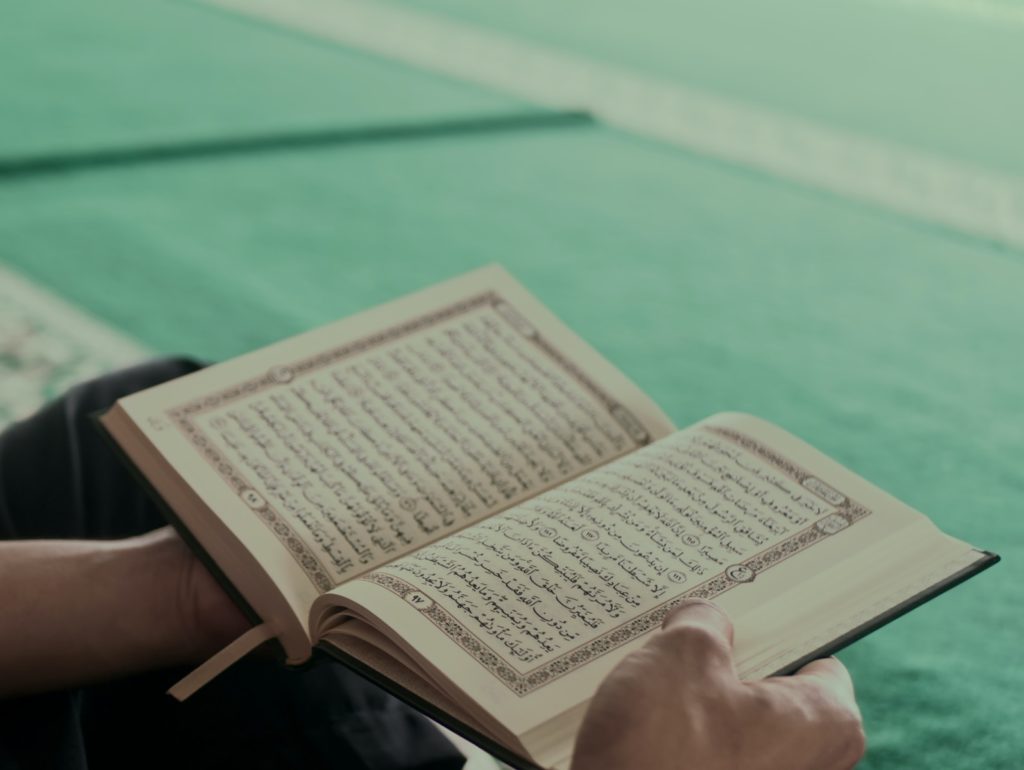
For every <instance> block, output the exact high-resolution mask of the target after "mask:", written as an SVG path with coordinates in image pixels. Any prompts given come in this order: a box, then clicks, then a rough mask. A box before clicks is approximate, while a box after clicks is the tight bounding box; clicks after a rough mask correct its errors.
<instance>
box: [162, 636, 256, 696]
mask: <svg viewBox="0 0 1024 770" xmlns="http://www.w3.org/2000/svg"><path fill="white" fill-rule="evenodd" d="M273 638H274V632H273V631H271V630H270V625H269V624H268V623H260V624H259V625H258V626H253V627H252V628H250V629H249V630H248V631H246V632H245V633H244V634H242V635H241V636H240V637H238V638H237V639H235V641H233V642H232V643H231V644H229V645H228V646H227V647H225V648H224V649H223V650H221V651H220V652H218V653H217V654H216V655H214V656H213V657H212V658H210V659H209V660H207V661H206V662H205V663H203V664H201V665H200V666H199V667H198V668H196V669H195V670H194V671H192V672H191V673H190V674H188V675H187V676H186V677H185V678H184V679H182V680H181V681H180V682H178V683H177V684H176V685H174V686H173V687H172V688H171V689H170V690H168V691H167V694H168V695H170V696H172V697H173V698H175V699H176V700H179V701H183V700H185V699H186V698H188V697H190V696H191V695H192V694H193V693H195V692H196V691H197V690H198V689H199V688H201V687H203V686H204V685H205V684H206V683H207V682H209V681H211V680H212V679H214V678H215V677H216V676H217V675H219V674H221V673H223V672H224V671H225V670H227V668H228V667H229V666H230V665H231V664H233V663H235V662H237V661H239V660H241V659H242V658H244V657H245V656H246V655H248V654H249V653H250V652H252V651H253V650H255V649H256V648H257V647H259V646H260V645H261V644H263V643H264V642H265V641H267V640H268V639H273Z"/></svg>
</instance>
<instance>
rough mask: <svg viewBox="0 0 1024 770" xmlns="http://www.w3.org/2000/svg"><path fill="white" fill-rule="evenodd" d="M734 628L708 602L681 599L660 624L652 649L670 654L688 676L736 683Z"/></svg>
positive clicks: (720, 611)
mask: <svg viewBox="0 0 1024 770" xmlns="http://www.w3.org/2000/svg"><path fill="white" fill-rule="evenodd" d="M732 644H733V628H732V621H731V620H729V616H728V615H726V614H725V612H724V611H723V610H722V609H721V608H719V607H718V606H717V605H714V604H712V603H711V602H708V601H704V600H703V599H684V600H683V601H682V602H681V603H680V604H679V605H677V606H676V607H674V608H673V609H672V610H671V611H670V612H669V613H668V614H667V615H666V616H665V620H664V621H663V622H662V624H661V632H660V633H658V634H655V635H654V637H653V638H652V640H651V645H653V646H654V647H656V649H658V650H659V651H661V652H664V653H667V654H670V655H672V656H673V658H675V659H676V661H677V665H679V666H682V667H683V669H684V670H685V673H686V675H687V676H690V677H694V678H700V679H704V678H707V677H712V678H722V677H726V678H729V679H736V678H737V677H736V671H735V668H734V666H733V661H732Z"/></svg>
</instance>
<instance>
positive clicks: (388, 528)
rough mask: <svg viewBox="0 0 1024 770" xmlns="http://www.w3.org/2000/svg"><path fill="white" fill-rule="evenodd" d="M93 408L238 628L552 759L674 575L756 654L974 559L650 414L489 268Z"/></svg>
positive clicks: (863, 618)
mask: <svg viewBox="0 0 1024 770" xmlns="http://www.w3.org/2000/svg"><path fill="white" fill-rule="evenodd" d="M101 421H102V424H103V425H104V426H105V428H106V429H107V431H108V432H109V433H110V434H111V436H112V437H113V438H114V440H115V441H116V442H117V444H118V445H119V446H120V447H121V448H122V450H123V451H124V453H125V454H126V455H127V456H128V458H129V459H130V460H131V462H132V463H133V465H134V466H135V467H136V468H137V469H138V470H139V472H140V473H141V475H142V476H143V477H144V478H145V480H146V481H148V483H149V484H150V485H151V486H152V488H153V489H154V490H155V492H156V493H157V494H158V496H159V498H160V499H161V500H162V501H163V502H164V503H165V504H166V507H167V508H168V509H169V510H170V512H171V513H172V517H173V518H174V519H176V521H177V523H178V524H179V525H180V526H182V527H183V528H184V530H186V533H187V535H189V536H190V540H191V541H192V542H193V543H194V544H196V545H197V546H198V547H199V548H200V549H201V551H202V552H203V554H204V555H205V557H206V558H208V559H209V560H210V563H211V565H212V566H213V568H214V569H215V571H216V572H217V573H218V574H219V575H220V576H221V577H222V578H223V579H224V580H226V581H227V584H228V585H229V586H230V588H231V589H232V590H234V591H235V592H236V596H239V598H240V599H241V600H243V601H244V603H245V604H247V605H248V608H249V609H250V610H251V611H252V612H254V613H255V615H256V616H258V617H259V619H260V620H261V621H262V624H261V625H260V626H259V627H258V628H257V630H256V631H254V632H250V634H251V636H250V638H249V643H248V646H251V645H252V643H254V642H255V641H259V640H261V639H263V638H268V637H276V638H277V639H278V640H279V641H280V643H281V645H282V647H283V649H284V651H285V654H286V657H287V660H288V661H289V662H290V663H296V664H297V663H301V662H303V661H305V660H307V659H308V658H309V657H310V656H311V655H312V654H313V652H314V648H318V649H321V650H324V651H326V652H327V653H328V654H330V655H332V656H334V657H336V658H338V659H340V660H342V661H343V662H345V663H346V664H348V665H350V666H351V667H353V668H355V669H356V670H358V671H359V672H361V673H363V674H364V675H366V676H368V677H370V678H372V679H374V680H375V681H377V682H379V683H380V684H382V685H383V686H384V687H386V688H387V689H389V690H390V691H392V692H393V693H395V694H397V695H398V696H399V697H401V698H403V699H405V700H406V701H408V702H410V703H412V704H413V705H415V706H417V707H419V708H420V709H422V710H424V711H426V712H427V713H429V714H430V715H431V716H433V717H434V718H435V719H437V720H438V721H440V722H442V723H443V724H445V725H447V726H448V727H450V728H451V729H453V730H455V731H456V732H458V733H461V734H462V735H464V736H465V737H467V738H469V739H470V740H472V741H474V742H476V743H478V744H480V745H482V746H484V747H485V748H487V749H488V750H490V751H491V752H492V753H494V754H495V755H496V756H499V757H500V758H502V759H504V760H505V761H506V762H508V763H510V764H513V765H515V766H518V767H532V766H535V765H536V766H540V767H544V768H564V767H566V766H567V765H568V763H569V760H570V756H571V751H572V746H573V741H574V737H575V734H576V731H577V729H578V726H579V724H580V721H581V719H582V716H583V713H584V711H585V709H586V707H587V704H588V700H589V699H590V697H591V696H592V695H593V693H594V692H595V690H596V689H597V687H598V684H599V683H600V682H601V680H602V679H603V678H604V676H605V675H606V674H607V673H608V672H609V671H610V670H611V669H612V668H613V667H614V666H615V665H616V663H617V662H619V661H620V660H621V659H622V658H623V657H624V656H625V655H626V654H628V653H629V652H630V651H631V650H634V649H636V648H637V647H638V646H640V645H642V644H644V641H645V640H646V638H647V637H648V635H649V634H651V633H652V632H654V631H655V630H656V629H658V628H659V626H660V623H661V621H662V619H663V618H664V616H665V614H666V612H667V611H668V610H669V609H671V607H672V606H673V605H674V603H676V602H678V601H679V600H680V599H681V598H683V597H705V598H707V599H712V600H714V601H715V602H717V603H718V604H720V605H721V606H722V607H723V608H724V609H725V610H726V611H727V612H728V613H729V614H730V615H731V617H732V619H733V621H734V623H735V627H736V660H737V664H738V667H739V670H740V674H741V676H743V677H746V678H752V677H762V676H766V675H770V674H774V673H779V672H787V671H792V670H794V669H795V667H797V666H799V665H801V664H802V663H803V662H805V661H807V660H809V659H812V658H813V657H816V656H819V655H821V654H824V653H826V652H830V651H833V650H835V649H838V648H839V647H841V646H843V645H844V644H847V643H849V642H850V641H852V640H853V639H855V638H859V636H862V635H863V634H864V633H867V632H868V631H869V630H871V629H873V628H876V627H878V626H879V625H882V624H883V623H885V622H887V621H888V620H890V619H892V618H893V617H896V616H897V615H899V614H902V613H903V612H905V611H907V610H908V609H909V608H911V607H913V606H916V605H917V604H919V603H921V602H922V601H925V600H926V599H927V598H930V597H931V596H934V595H935V594H937V593H939V592H941V591H942V590H945V589H946V588H948V587H949V586H951V585H954V584H956V583H957V582H959V581H961V580H963V579H965V578H966V577H968V576H970V575H972V574H974V573H976V572H978V571H980V570H981V569H983V568H985V567H986V566H989V565H990V564H992V563H993V562H994V561H996V560H997V557H996V556H994V555H992V554H989V553H986V552H983V551H979V550H977V549H975V548H973V547H972V546H970V545H968V544H967V543H964V542H961V541H959V540H956V539H954V538H952V537H949V536H947V535H945V534H943V533H942V532H940V531H939V530H938V529H937V528H936V527H935V526H934V525H933V524H932V523H931V522H930V521H929V520H928V519H927V518H925V517H924V516H923V515H922V514H920V513H917V512H916V511H914V510H912V509H910V508H909V507H907V506H906V505H904V504H903V503H901V502H899V501H898V500H896V499H894V498H893V497H891V496H889V495H887V494H886V493H885V492H882V491H881V490H879V489H877V488H876V487H874V486H872V485H871V484H869V483H868V482H866V481H864V480H863V479H861V478H859V477H858V476H856V475H855V474H854V473H852V472H850V471H849V470H846V469H845V468H843V467H842V466H840V465H839V464H837V463H836V462H834V461H832V460H830V459H829V458H827V457H825V456H824V455H822V454H821V453H819V452H817V451H816V450H814V449H813V448H811V447H810V446H808V445H807V444H804V443H803V442H801V441H800V440H798V439H796V438H794V437H793V436H791V435H789V434H788V433H786V432H785V431H783V430H781V429H780V428H778V427H775V426H774V425H771V424H769V423H767V422H764V421H763V420H760V419H758V418H756V417H752V416H748V415H743V414H719V415H714V416H712V417H709V418H707V419H706V420H703V421H701V422H699V423H697V424H696V425H692V426H690V427H688V428H685V429H683V430H676V429H675V427H674V426H673V425H672V423H671V422H670V421H669V420H668V419H667V418H666V417H665V415H664V414H663V413H662V412H661V410H660V409H659V408H658V407H657V406H656V405H655V404H654V403H653V402H651V400H650V399H648V398H647V397H646V396H644V394H643V393H642V392H641V391H640V390H639V389H638V388H637V387H636V386H635V385H633V384H632V383H630V382H629V381H628V380H627V378H626V377H625V376H623V375H622V374H621V373H620V372H618V371H617V370H616V369H615V368H613V367H612V366H611V365H610V364H609V363H608V362H607V361H605V360H604V359H603V358H601V357H600V356H599V355H598V354H597V353H596V352H595V351H593V350H592V349H591V348H589V347H588V346H587V345H586V344H585V343H584V342H583V341H582V340H580V339H579V338H578V337H576V336H575V335H574V334H573V333H572V332H570V331H569V330H568V329H567V328H566V327H565V326H564V325H562V324H561V323H560V322H559V321H558V320H557V319H556V318H555V317H554V316H553V315H552V314H551V313H550V312H549V311H547V310H546V309H545V308H544V307H543V306H541V305H540V303H539V302H538V301H537V300H536V299H534V298H533V297H532V296H531V295H530V294H528V293H527V292H526V291H525V290H524V289H523V288H522V287H521V286H520V285H519V284H518V283H516V282H515V281H514V280H513V279H512V278H511V277H510V276H509V275H508V274H507V273H506V272H504V271H503V270H502V269H501V268H498V267H489V268H484V269H481V270H478V271H475V272H473V273H470V274H469V275H466V276H464V277H461V278H457V279H455V280H452V281H449V282H447V283H444V284H442V285H440V286H437V287H435V288H432V289H428V290H426V291H422V292H419V293H417V294H414V295H412V296H410V297H407V298H405V299H402V300H399V301H396V302H392V303H389V304H387V305H384V306H381V307H378V308H376V309H373V310H370V311H368V312H365V313H362V314H360V315H357V316H355V317H353V318H350V319H347V320H343V321H339V322H337V323H334V324H331V325H328V326H326V327H323V328H320V329H317V330H314V331H311V332H308V333H306V334H302V335H300V336H297V337H294V338H291V339H288V340H285V341H283V342H280V343H277V344H275V345H271V346H270V347H267V348H264V349H262V350H258V351H256V352H253V353H249V354H247V355H244V356H241V357H239V358H235V359H233V360H230V361H227V362H225V363H221V364H217V365H215V366H211V367H209V368H208V369H204V370H202V371H199V372H197V373H195V374H191V375H189V376H187V377H183V378H181V379H178V380H175V381H172V382H169V383H166V384H163V385H160V386H157V387H155V388H151V389H149V390H146V391H143V392H140V393H137V394H134V395H132V396H129V397H127V398H124V399H122V400H121V401H119V402H118V403H117V404H116V405H115V406H114V407H113V408H112V409H111V410H110V411H109V412H107V414H106V415H104V416H103V417H102V418H101ZM246 647H247V644H246V643H245V642H244V640H243V642H242V643H239V644H238V645H236V646H235V647H234V648H232V649H231V650H230V651H229V652H228V653H226V655H227V657H228V658H229V659H230V658H231V657H234V656H237V655H239V654H241V653H243V652H244V651H245V648H246ZM221 662H222V663H223V662H225V661H221ZM228 662H229V661H228ZM213 668H214V669H215V668H216V666H213ZM205 675H209V672H207V673H206V674H205ZM203 676H204V674H203V673H201V674H200V678H202V677H203Z"/></svg>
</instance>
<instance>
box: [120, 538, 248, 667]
mask: <svg viewBox="0 0 1024 770" xmlns="http://www.w3.org/2000/svg"><path fill="white" fill-rule="evenodd" d="M137 542H138V543H139V544H140V545H141V546H142V547H144V548H146V549H147V550H149V551H150V554H151V558H152V561H153V563H154V564H159V565H161V567H160V568H161V569H162V570H165V578H166V580H167V585H168V586H169V588H170V590H169V592H168V595H167V596H166V597H165V598H164V599H165V602H166V604H164V605H163V607H162V608H161V610H162V611H164V612H168V610H169V612H168V616H169V619H170V620H171V622H172V626H171V632H170V636H169V638H168V641H171V642H172V643H173V644H175V645H176V653H177V655H176V657H177V658H178V659H179V660H181V661H182V662H201V661H202V660H203V659H205V658H207V657H209V656H210V655H212V654H214V653H215V652H217V651H219V650H220V649H221V648H222V647H224V646H225V645H227V644H228V643H230V642H232V641H234V640H235V639H236V638H237V637H238V636H240V635H241V634H242V633H243V632H244V631H245V630H246V629H247V628H249V626H250V625H251V624H250V623H249V621H248V620H247V619H246V617H245V615H244V614H243V613H242V611H241V610H240V609H239V608H238V607H237V606H236V605H235V603H234V602H233V601H232V600H231V598H230V597H229V596H228V595H227V594H226V593H225V592H224V589H223V588H221V587H220V585H219V584H218V583H217V581H216V580H215V579H214V577H213V575H211V574H210V572H209V570H207V569H206V567H204V566H203V564H202V562H200V561H199V559H198V558H197V557H196V555H195V554H194V553H193V552H192V550H191V549H189V547H188V546H187V545H185V543H184V542H183V541H182V540H181V538H180V537H178V535H177V534H176V533H175V532H174V530H173V529H172V528H171V527H163V528H161V529H158V530H155V531H153V532H150V533H149V534H146V535H142V536H141V537H139V538H137ZM172 654H173V653H172Z"/></svg>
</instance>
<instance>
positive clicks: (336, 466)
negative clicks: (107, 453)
mask: <svg viewBox="0 0 1024 770" xmlns="http://www.w3.org/2000/svg"><path fill="white" fill-rule="evenodd" d="M123 407H124V409H125V410H126V411H127V412H128V413H129V414H130V416H131V417H132V418H133V420H134V421H135V423H136V424H138V425H139V426H140V428H141V429H142V430H143V431H144V432H145V433H146V436H147V438H148V439H149V440H150V441H151V442H152V443H153V444H154V445H155V446H156V448H157V449H158V450H159V452H160V453H161V454H163V455H164V456H165V457H166V458H167V460H168V461H169V462H170V463H171V464H172V465H173V466H174V468H175V469H176V470H177V471H178V473H179V474H180V475H181V477H182V478H183V479H185V480H186V482H187V483H188V484H189V486H190V487H192V488H193V489H194V490H195V491H196V492H197V493H198V494H199V496H200V497H201V498H202V499H203V500H204V502H206V503H207V504H208V505H209V507H210V508H211V509H212V510H213V511H215V512H216V513H217V515H218V516H219V517H221V518H222V519H223V520H224V521H225V522H226V523H227V524H228V525H229V526H230V527H231V528H232V529H233V531H234V532H235V533H236V535H237V537H238V539H239V540H240V541H241V542H242V543H243V544H245V546H246V547H247V548H249V549H250V550H251V551H252V552H253V553H254V554H255V555H256V556H257V559H258V560H259V561H260V562H261V563H262V564H264V565H266V566H267V568H268V570H270V571H271V572H272V574H273V575H274V579H275V582H276V583H277V584H278V585H279V586H280V587H281V588H282V590H283V591H284V592H285V594H286V596H287V598H288V599H289V601H290V603H291V604H292V606H293V608H294V609H295V610H296V613H297V614H298V615H299V616H300V617H302V618H303V619H305V618H306V615H307V613H308V609H309V605H310V603H311V602H312V600H313V598H314V597H315V596H316V595H318V594H319V593H321V592H323V591H327V590H329V589H330V588H332V587H333V586H336V585H338V584H339V583H341V582H343V581H345V580H348V579H350V578H351V577H353V576H355V575H358V574H360V573H362V572H364V571H366V570H368V569H371V568H373V567H375V566H378V565H380V564H382V563H384V562H387V561H389V560H391V559H393V558H395V557H397V556H400V555H402V554H404V553H407V552H409V551H411V550H413V549H416V548H418V547H420V546H421V545H423V544H424V543H427V542H430V541H433V540H436V539H437V538H439V537H442V536H443V535H445V534H446V533H448V532H452V531H455V530H458V529H460V528H462V527H464V526H466V525H467V524H470V523H472V522H475V521H479V520H481V519H484V518H486V517H488V516H490V515H492V514H494V513H495V512H497V511H500V510H503V509H505V508H507V507H509V506H510V505H514V504H516V503H518V502H521V501H522V500H525V499H528V498H530V497H532V496H533V495H535V494H537V493H539V492H540V491H542V490H545V489H548V488H551V487H553V486H556V485H558V484H560V483H561V482H563V481H564V480H566V479H569V478H572V477H574V476H577V475H579V474H580V473H583V472H586V471H587V470H590V469H592V468H595V467H597V466H599V465H601V464H603V463H606V462H608V461H610V460H612V459H614V458H616V457H619V456H622V455H624V454H627V453H629V452H632V451H633V450H635V449H637V448H638V447H640V446H644V445H646V444H648V443H650V442H651V441H652V440H654V439H656V438H658V437H659V436H662V435H665V434H666V433H667V432H668V431H670V430H671V424H670V423H669V422H668V420H667V419H666V418H665V417H664V416H663V415H662V414H661V412H660V411H659V410H658V409H657V407H656V406H655V405H654V404H653V403H652V402H650V401H649V399H647V398H646V397H645V396H643V394H642V393H641V392H640V391H639V390H638V389H637V388H636V387H635V386H633V385H632V384H631V383H629V381H628V380H626V378H625V377H624V376H623V375H621V374H620V373H619V372H617V371H616V370H615V369H614V368H613V367H611V366H610V365H609V364H608V363H607V362H605V361H604V360H603V359H602V358H600V356H598V355H597V354H596V353H595V352H594V351H592V350H591V349H590V348H588V347H587V346H586V345H585V343H583V342H582V341H580V340H579V338H577V337H576V336H575V335H573V334H572V333H571V332H570V331H569V330H568V329H566V328H565V327H564V326H563V325H562V324H561V323H559V322H558V321H557V319H555V318H554V316H553V315H551V314H550V313H549V312H548V311H546V310H545V309H544V308H543V307H542V306H541V305H540V304H539V303H538V302H537V301H536V300H535V299H533V298H532V297H531V296H530V295H529V294H528V293H527V292H526V291H525V290H524V289H522V287H520V286H519V285H518V284H517V283H516V282H515V281H514V280H513V279H511V278H510V277H509V276H508V275H507V273H505V272H504V271H503V270H501V269H499V268H488V269H484V270H481V271H477V272H475V273H472V274H470V275H469V276H466V277H464V278H461V279H456V280H455V281H452V282H449V283H447V284H443V285H441V286H439V287H436V288H434V289H429V290H427V291H425V292H421V293H419V294H417V295H413V296H412V297H409V298H406V299H404V300H400V301H398V302H395V303H390V304H389V305H386V306H383V307H381V308H377V309H376V310H373V311H369V312H368V313H364V314H362V315H360V316H357V317H355V318H352V319H349V320H346V321H342V322H339V323H336V324H332V325H330V326H327V327H324V328H322V329H319V330H316V331H314V332H310V333H308V334H305V335H302V336H300V337H296V338H293V339H291V340H287V341H285V342H283V343H279V344H277V345H274V346H272V347H270V348H267V349H264V350H262V351H257V352H256V353H253V354H250V355H248V356H243V357H242V358H239V359H235V360H232V361H229V362H227V363H224V364H220V365H218V366H214V367H211V368H210V369H207V370H204V371H201V372H198V373H196V374H194V375H190V376H189V377H186V378H183V379H182V380H179V381H175V382H173V383H169V384H167V385H164V386H160V387H157V388H154V389H152V390H150V391H146V392H144V393H141V394H138V395H136V396H132V397H129V398H128V399H126V400H124V402H123Z"/></svg>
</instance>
